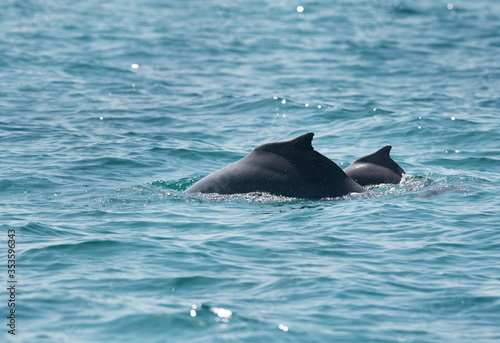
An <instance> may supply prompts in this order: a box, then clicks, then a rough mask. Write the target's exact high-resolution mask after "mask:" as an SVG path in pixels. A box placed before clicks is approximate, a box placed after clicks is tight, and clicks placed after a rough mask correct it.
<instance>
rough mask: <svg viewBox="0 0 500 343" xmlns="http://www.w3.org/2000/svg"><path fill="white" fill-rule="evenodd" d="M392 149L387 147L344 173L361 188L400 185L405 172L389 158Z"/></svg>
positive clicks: (356, 162) (361, 159)
mask: <svg viewBox="0 0 500 343" xmlns="http://www.w3.org/2000/svg"><path fill="white" fill-rule="evenodd" d="M391 148H392V147H391V146H390V145H386V146H385V147H383V148H381V149H380V150H378V151H376V152H374V153H373V154H370V155H366V156H364V157H361V158H359V159H357V160H356V161H354V163H353V164H351V165H350V166H349V167H347V168H346V169H344V172H345V173H346V174H347V175H348V176H349V177H350V178H351V179H353V180H354V181H356V182H357V183H358V184H360V185H361V186H368V185H378V184H381V183H394V184H396V183H399V182H400V181H401V178H402V176H403V174H404V173H405V171H404V170H403V168H401V167H400V166H399V165H398V164H397V163H396V162H395V161H394V160H393V159H392V158H391V156H389V152H390V151H391Z"/></svg>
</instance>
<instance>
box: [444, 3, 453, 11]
mask: <svg viewBox="0 0 500 343" xmlns="http://www.w3.org/2000/svg"><path fill="white" fill-rule="evenodd" d="M446 8H447V9H449V10H450V11H451V10H452V9H453V4H452V3H449V4H448V5H447V6H446Z"/></svg>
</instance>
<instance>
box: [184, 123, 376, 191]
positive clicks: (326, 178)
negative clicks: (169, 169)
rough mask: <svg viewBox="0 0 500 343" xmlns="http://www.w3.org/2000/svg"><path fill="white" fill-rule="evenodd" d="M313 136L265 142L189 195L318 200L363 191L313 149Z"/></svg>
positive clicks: (193, 188)
mask: <svg viewBox="0 0 500 343" xmlns="http://www.w3.org/2000/svg"><path fill="white" fill-rule="evenodd" d="M313 136H314V133H312V132H309V133H306V134H304V135H302V136H299V137H297V138H295V139H292V140H289V141H284V142H274V143H267V144H263V145H260V146H258V147H257V148H255V149H254V150H253V151H252V152H251V153H250V154H249V155H247V156H246V157H244V158H242V159H241V160H239V161H237V162H235V163H233V164H231V165H229V166H227V167H225V168H223V169H221V170H219V171H216V172H214V173H212V174H210V175H208V176H207V177H205V178H203V179H201V180H200V181H198V182H196V183H195V184H194V185H192V186H191V187H189V188H188V189H187V190H186V192H188V193H219V194H238V193H250V192H267V193H271V194H275V195H283V196H287V197H297V198H307V199H321V198H334V197H339V196H343V195H346V194H349V193H352V192H356V193H362V192H366V190H365V189H364V188H363V187H361V186H360V185H358V184H357V183H356V182H355V181H354V180H353V179H351V178H350V177H349V176H348V175H346V173H344V171H343V170H342V169H341V168H340V167H339V166H337V165H336V164H335V163H334V162H333V161H331V160H330V159H328V158H327V157H325V156H323V155H321V154H320V153H319V152H317V151H315V150H314V148H313V147H312V139H313Z"/></svg>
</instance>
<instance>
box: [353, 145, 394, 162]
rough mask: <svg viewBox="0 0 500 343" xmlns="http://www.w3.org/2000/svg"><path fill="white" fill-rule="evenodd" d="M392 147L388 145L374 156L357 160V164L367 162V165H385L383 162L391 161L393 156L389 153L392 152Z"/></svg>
mask: <svg viewBox="0 0 500 343" xmlns="http://www.w3.org/2000/svg"><path fill="white" fill-rule="evenodd" d="M391 149H392V146H390V145H386V146H385V147H383V148H381V149H379V150H377V151H375V152H374V153H373V154H370V155H366V156H363V157H361V158H359V159H357V160H356V162H365V163H375V164H384V163H381V162H384V161H386V160H387V159H389V160H391V161H392V159H391V156H390V155H389V153H390V152H391Z"/></svg>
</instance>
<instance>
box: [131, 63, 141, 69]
mask: <svg viewBox="0 0 500 343" xmlns="http://www.w3.org/2000/svg"><path fill="white" fill-rule="evenodd" d="M130 67H132V69H139V65H138V64H137V63H132V65H131V66H130Z"/></svg>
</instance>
